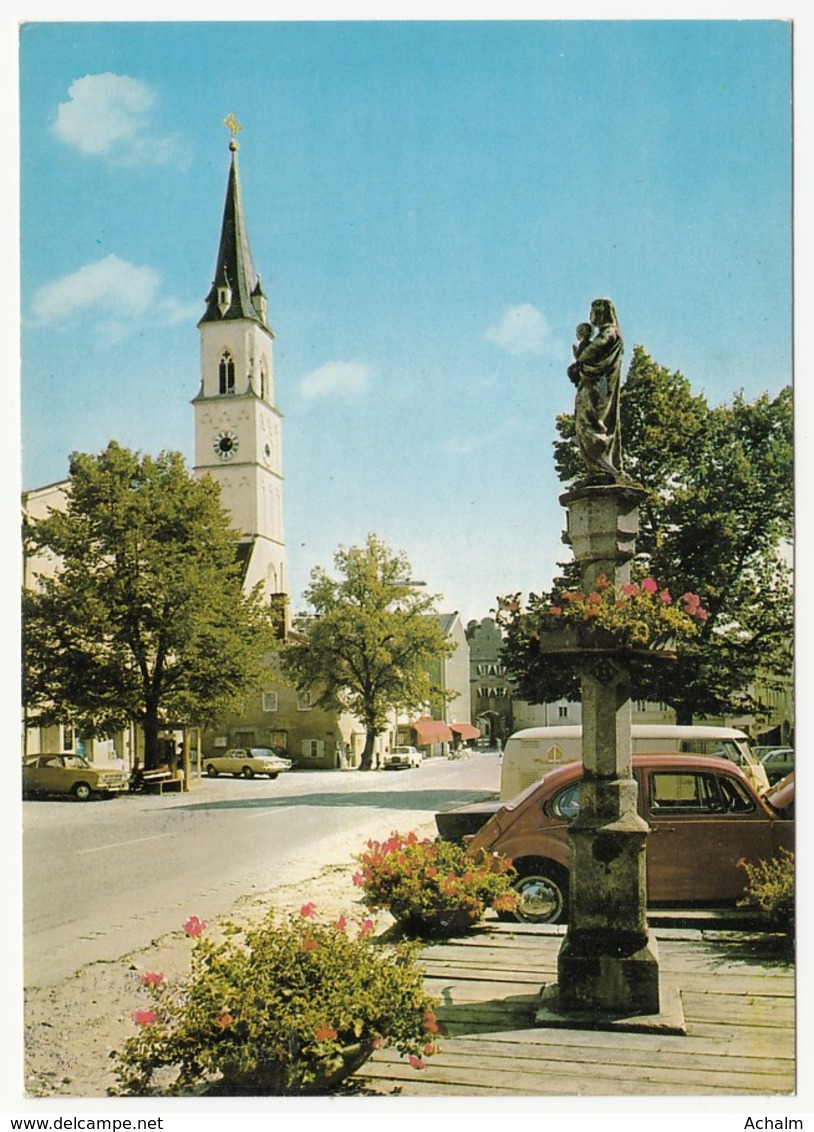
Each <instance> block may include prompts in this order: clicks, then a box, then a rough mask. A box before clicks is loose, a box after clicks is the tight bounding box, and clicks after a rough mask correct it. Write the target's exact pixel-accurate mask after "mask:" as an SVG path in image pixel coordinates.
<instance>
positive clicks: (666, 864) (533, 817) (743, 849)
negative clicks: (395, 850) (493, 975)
mask: <svg viewBox="0 0 814 1132" xmlns="http://www.w3.org/2000/svg"><path fill="white" fill-rule="evenodd" d="M633 772H634V775H635V776H636V779H637V781H638V786H639V797H638V810H639V813H640V814H641V816H642V817H643V818H644V820H645V821H646V822H647V823H648V825H649V827H650V835H649V836H648V838H647V898H648V903H650V904H671V905H679V904H707V905H722V904H735V903H736V902H737V900H738V899H739V897H741V896H742V895H743V890H744V884H745V882H746V874H745V872H744V870H743V868H742V867H741V866H740V864H739V862H740V861H741V860H746V861H758V860H762V859H768V858H771V857H774V856H776V855H777V852H778V850H779V849H780V848H781V847H782V848H784V849H789V850H793V849H794V821H793V819H792V817H791V815H792V812H793V811H792V809H791V805H792V797H791V795H792V794H793V782H787V783H784V784H783V790H782V791H781V790H780V787H779V786H778V787H775V788H770V790H769V791H768V792H767V793H766V794H765V795H764V796H763V797H761V795H759V794H758V793H757V792H756V791H755V789H754V787H753V786H752V785H751V783H750V782H749V780H748V779H747V778H746V776H745V775H744V774H743V772H742V771H741V770H740V769H739V768H738V767H736V766H734V764H731V763H728V762H723V761H722V760H721V759H716V758H708V757H704V756H694V755H682V754H675V755H669V754H658V755H636V756H634V758H633ZM581 779H582V763H581V762H577V763H570V764H568V765H567V766H563V767H560V768H559V769H557V770H554V771H552V772H551V773H550V774H547V775H546V776H545V778H543V779H542V781H541V782H538V783H535V784H534V785H533V786H530V787H529V789H528V790H526V791H524V792H523V793H522V794H519V795H518V796H517V797H516V798H514V799H513V800H512V801H511V802H507V803H506V804H501V803H500V802H491V803H489V802H485V803H480V804H478V805H476V806H470V807H466V808H463V809H459V810H453V811H451V812H449V813H446V814H437V815H436V825H437V826H438V831H439V833H440V834H441V836H442V837H444V838H445V839H447V840H449V839H454V840H462V839H463V840H465V841H467V842H468V844H469V847H470V850H471V851H472V852H476V851H477V850H479V849H483V850H486V851H488V852H497V853H501V854H503V855H505V856H506V857H509V858H511V860H512V862H513V864H514V867H515V869H516V870H517V873H518V879H517V881H516V882H515V888H516V890H517V892H518V893H519V896H520V900H519V902H518V908H517V912H516V917H517V919H520V920H526V921H529V922H534V923H556V922H557V921H560V920H562V919H563V918H564V917H565V914H566V911H567V904H568V865H569V854H570V847H569V837H568V825H569V822H570V821H571V820H572V819H573V818H575V817H576V816H577V814H578V813H579V790H580V781H581ZM776 792H777V794H778V796H777V799H776V800H777V801H778V803H779V805H778V806H777V807H775V806H774V805H773V804H772V799H773V797H774V796H775V794H776ZM780 805H782V807H783V808H780Z"/></svg>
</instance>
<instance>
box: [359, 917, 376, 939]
mask: <svg viewBox="0 0 814 1132" xmlns="http://www.w3.org/2000/svg"><path fill="white" fill-rule="evenodd" d="M372 931H373V921H372V920H365V922H364V923H363V924H361V925H360V927H359V935H362V936H363V935H370V933H371V932H372Z"/></svg>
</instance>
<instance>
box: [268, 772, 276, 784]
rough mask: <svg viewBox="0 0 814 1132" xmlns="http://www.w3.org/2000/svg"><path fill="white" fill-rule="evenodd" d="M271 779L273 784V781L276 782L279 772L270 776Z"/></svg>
mask: <svg viewBox="0 0 814 1132" xmlns="http://www.w3.org/2000/svg"><path fill="white" fill-rule="evenodd" d="M269 778H270V779H271V781H272V782H273V781H274V779H275V778H277V771H276V770H275V771H274V773H273V774H270V775H269Z"/></svg>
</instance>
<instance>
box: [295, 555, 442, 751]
mask: <svg viewBox="0 0 814 1132" xmlns="http://www.w3.org/2000/svg"><path fill="white" fill-rule="evenodd" d="M334 566H335V568H336V571H337V573H338V575H339V577H338V578H332V577H331V576H329V574H328V573H327V572H326V571H325V570H323V569H322V567H319V566H318V567H315V569H313V570H312V571H311V584H310V585H309V587H308V589H307V590H306V591H305V594H304V597H305V600H306V602H307V603H308V605H309V606H310V610H309V611H307V612H305V613H302V614H300V615H298V616H297V617H295V619H294V630H295V632H294V634H293V638H292V641H291V643H290V644H289V645H288V646H287V648H286V649H285V651H284V652H283V654H282V664H283V669H284V671H285V672H286V673H287V674H288V676H289V677H290V678H291V679H292V680H293V681H294V683H296V684H297V686H298V687H300V688H303V689H305V688H311V689H319V698H318V704H319V706H320V707H325V708H328V709H339V710H343V711H348V712H351V713H352V714H353V715H355V716H356V717H357V718H358V719H359V720H360V721H361V722H362V725H363V726H364V728H365V747H364V751H363V752H362V760H361V764H360V769H362V770H369V769H370V767H371V766H372V760H373V745H374V742H375V739H376V736H377V735H378V734H380V733H381V732H382V731H384V730H385V728H386V726H387V721H388V716H389V715H390V714H392V712H393V711H394V710H404V711H414V710H422V709H425V708H426V705H427V704H428V703H429V702H430V701H431V700H433V699H437V698H438V697H439V696H441V695H442V694H443V693H442V692H441V690H440V689H438V688H437V687H434V686H433V684H432V681H431V679H430V676H429V674H428V672H427V668H426V666H427V665H429V664H430V663H431V662H432V661H433V660H436V659H438V658H441V657H445V656H449V655H450V654H451V652H452V648H453V646H452V643H451V642H450V640H449V638H448V637H447V636H446V634H445V633H444V632H443V630H442V629H441V627H440V625H439V624H438V622H437V620H436V619H435V618H434V617H433V616H431V614H432V613H433V612H434V606H435V603H436V601H437V600H438V598H437V595H431V594H426V593H423V592H420V591H419V590H418V589H416V588H415V586H414V585H411V584H410V563H409V562H408V560H407V559H406V557H405V556H404V555H403V554H396V553H393V552H392V551H391V550H389V549H388V547H387V546H385V544H384V543H383V542H381V541H380V540H379V539H378V538H377V537H376V535H374V534H370V535H368V537H367V541H366V543H365V545H364V546H363V547H355V546H354V547H350V548H345V547H340V548H339V549H338V550H337V551H336V553H335V555H334Z"/></svg>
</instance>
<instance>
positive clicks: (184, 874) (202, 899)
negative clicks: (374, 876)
mask: <svg viewBox="0 0 814 1132" xmlns="http://www.w3.org/2000/svg"><path fill="white" fill-rule="evenodd" d="M499 778H500V769H499V761H498V756H497V755H491V754H490V755H474V756H473V757H471V758H468V759H462V760H446V759H432V760H428V761H427V762H426V763H425V764H424V765H423V766H422V767H420V768H419V769H417V770H409V771H407V770H405V771H377V772H368V773H361V772H352V771H290V772H288V773H286V774H283V775H281V776H280V777H279V778H278V779H276V780H275V781H269V780H268V779H263V778H255V779H252V780H250V781H247V780H245V779H231V778H218V779H203V780H202V781H200V782H196V783H195V784H194V786H193V789H192V790H190V791H189V792H188V793H187V794H182V795H178V794H167V795H160V796H152V795H151V796H143V795H132V796H124V797H120V798H113V799H110V800H107V801H90V802H84V803H80V802H75V801H73V800H66V801H27V802H25V803H23V887H24V893H23V923H24V965H25V984H26V986H44V985H50V984H53V983H56V982H59V981H60V980H61V979H63V978H66V977H67V976H69V975H71V974H73V972H75V971H77V970H78V969H79V968H80V967H82V966H84V965H85V964H86V963H90V962H94V961H96V960H112V959H117V958H118V957H120V956H121V955H126V954H128V953H129V952H131V951H134V950H136V949H138V948H141V947H143V946H145V945H147V944H148V943H150V941H151V940H154V939H156V938H158V937H159V936H161V935H163V934H164V933H166V932H168V931H171V930H174V929H176V928H178V926H179V924H181V923H182V922H183V921H184V920H185V919H186V918H187V916H189V915H190V914H192V913H194V914H196V915H198V916H201V917H202V918H204V919H205V918H214V917H216V916H218V915H222V914H223V913H225V912H228V910H229V909H230V908H231V907H232V905H233V904H234V902H235V901H236V900H237V899H239V898H240V897H241V896H243V895H245V894H247V893H249V892H251V891H253V890H256V891H258V892H266V891H271V890H273V889H274V888H275V886H279V885H288V884H293V883H297V882H299V881H300V880H306V879H307V878H308V877H313V876H316V875H317V874H318V873H319V871H320V870H321V869H322V868H323V867H324V866H326V865H330V864H345V863H350V861H351V859H352V857H353V855H354V853H356V852H359V851H360V850H361V849H362V848H363V846H364V843H365V841H366V840H367V839H368V838H369V837H375V838H379V839H381V838H383V837H386V836H387V835H388V834H389V833H390V832H391V831H392V830H394V829H398V830H400V831H401V832H407V831H408V830H410V829H414V828H420V827H421V826H422V825H423V826H428V825H431V824H432V820H433V815H434V814H435V812H436V811H437V810H440V809H451V808H452V807H454V806H457V805H464V804H465V803H468V802H472V801H479V800H482V799H485V798H488V797H491V796H493V795H495V794H496V793H497V790H498V788H499ZM427 832H429V829H428V830H427Z"/></svg>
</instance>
